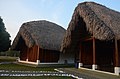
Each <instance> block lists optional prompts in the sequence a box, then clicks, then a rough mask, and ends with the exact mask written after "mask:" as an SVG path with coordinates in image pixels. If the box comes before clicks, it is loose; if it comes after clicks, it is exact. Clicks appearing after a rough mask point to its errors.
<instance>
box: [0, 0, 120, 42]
mask: <svg viewBox="0 0 120 79" xmlns="http://www.w3.org/2000/svg"><path fill="white" fill-rule="evenodd" d="M84 1H94V2H97V3H99V4H102V5H105V6H107V7H108V8H111V9H114V10H116V11H119V12H120V0H0V16H1V17H2V19H3V22H4V23H5V27H6V29H7V31H8V32H9V33H10V35H11V40H12V41H13V39H14V38H15V36H16V34H17V32H18V30H19V28H20V26H21V25H22V24H23V23H24V22H28V21H35V20H48V21H50V22H54V23H56V24H59V25H61V26H62V27H64V28H65V29H67V27H68V24H69V22H70V20H71V18H72V14H73V12H74V9H75V7H76V6H77V5H78V3H81V2H84Z"/></svg>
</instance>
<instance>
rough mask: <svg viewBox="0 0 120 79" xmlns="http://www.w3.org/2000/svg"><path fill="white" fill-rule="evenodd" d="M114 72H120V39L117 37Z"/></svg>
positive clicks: (117, 73)
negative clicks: (119, 41)
mask: <svg viewBox="0 0 120 79" xmlns="http://www.w3.org/2000/svg"><path fill="white" fill-rule="evenodd" d="M114 72H115V74H116V75H119V74H120V67H119V52H118V41H117V38H115V67H114Z"/></svg>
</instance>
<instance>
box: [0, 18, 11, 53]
mask: <svg viewBox="0 0 120 79" xmlns="http://www.w3.org/2000/svg"><path fill="white" fill-rule="evenodd" d="M10 43H11V40H10V34H9V33H8V32H7V31H6V28H5V25H4V23H3V19H2V18H1V17H0V52H1V51H6V50H8V49H9V47H10Z"/></svg>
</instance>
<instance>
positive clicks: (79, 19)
mask: <svg viewBox="0 0 120 79" xmlns="http://www.w3.org/2000/svg"><path fill="white" fill-rule="evenodd" d="M61 51H62V52H63V53H66V54H68V55H69V54H72V56H74V60H75V62H76V63H77V64H78V65H77V66H78V68H80V67H81V66H82V67H87V68H92V69H93V70H96V69H99V70H105V71H110V72H115V73H116V74H120V12H117V11H114V10H111V9H109V8H107V7H105V6H103V5H100V4H97V3H95V2H83V3H80V4H78V6H77V7H76V8H75V11H74V13H73V16H72V19H71V21H70V23H69V27H68V29H67V32H66V34H65V37H64V40H63V43H62V46H61ZM113 70H114V71H113Z"/></svg>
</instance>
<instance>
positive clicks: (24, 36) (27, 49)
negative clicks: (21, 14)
mask: <svg viewBox="0 0 120 79" xmlns="http://www.w3.org/2000/svg"><path fill="white" fill-rule="evenodd" d="M64 33H65V29H64V28H62V27H61V26H59V25H57V24H55V23H52V22H49V21H45V20H41V21H32V22H27V23H24V24H23V25H22V26H21V27H20V30H19V32H18V34H17V36H16V37H15V39H14V41H13V44H12V46H11V50H18V51H20V61H19V62H22V63H30V64H40V63H57V62H58V60H59V54H60V45H61V43H62V40H63V36H64ZM31 62H32V63H31Z"/></svg>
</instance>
